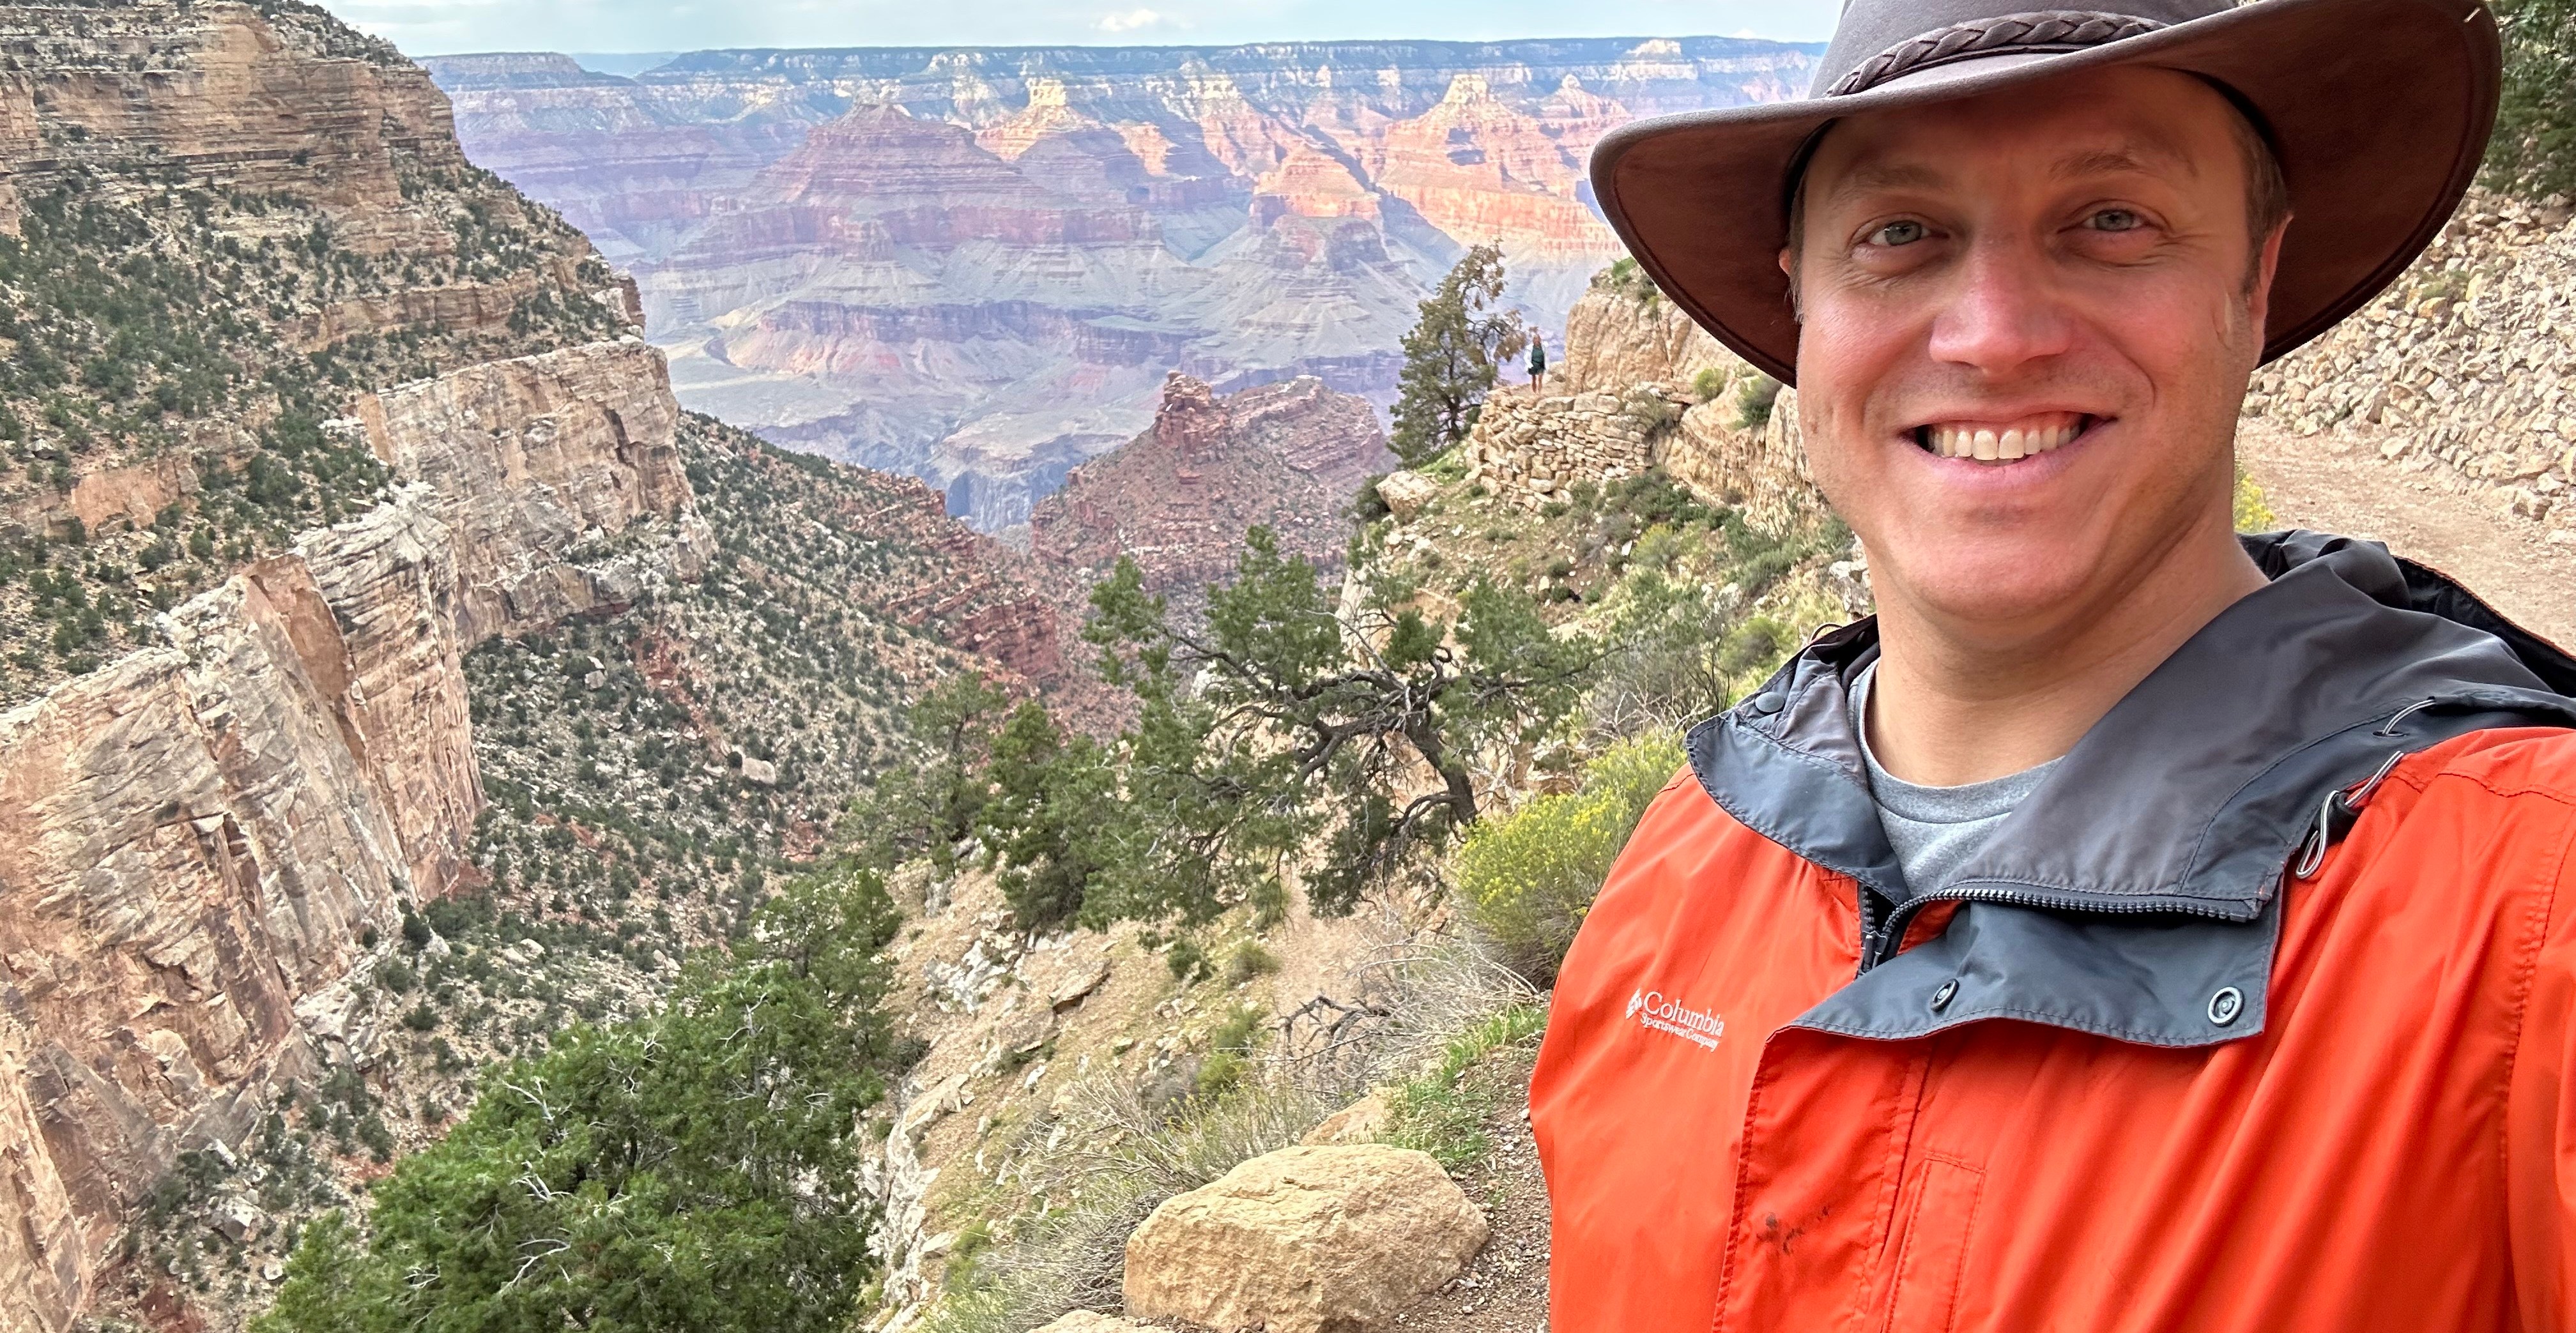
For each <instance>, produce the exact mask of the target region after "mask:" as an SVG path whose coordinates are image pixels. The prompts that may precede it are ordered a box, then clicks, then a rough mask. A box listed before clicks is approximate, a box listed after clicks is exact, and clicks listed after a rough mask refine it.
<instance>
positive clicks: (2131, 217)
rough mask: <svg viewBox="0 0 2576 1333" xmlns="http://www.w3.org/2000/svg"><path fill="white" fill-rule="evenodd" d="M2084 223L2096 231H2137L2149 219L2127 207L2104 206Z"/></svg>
mask: <svg viewBox="0 0 2576 1333" xmlns="http://www.w3.org/2000/svg"><path fill="white" fill-rule="evenodd" d="M2084 225H2085V226H2087V227H2090V228H2092V229H2093V230H2095V231H2136V230H2137V229H2138V228H2140V227H2143V226H2145V225H2147V220H2146V219H2145V218H2142V217H2139V216H2138V215H2137V214H2136V213H2134V212H2131V211H2130V210H2128V209H2125V208H2102V209H2096V210H2094V212H2093V214H2092V216H2090V217H2087V218H2086V219H2084Z"/></svg>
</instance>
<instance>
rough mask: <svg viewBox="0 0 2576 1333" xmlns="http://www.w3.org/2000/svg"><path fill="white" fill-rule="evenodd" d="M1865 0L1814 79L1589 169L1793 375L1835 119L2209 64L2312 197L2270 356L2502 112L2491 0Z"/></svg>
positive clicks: (2423, 205) (1705, 319)
mask: <svg viewBox="0 0 2576 1333" xmlns="http://www.w3.org/2000/svg"><path fill="white" fill-rule="evenodd" d="M2007 3H2009V0H2002V2H2001V3H1999V2H1998V0H1849V3H1848V4H1847V5H1846V7H1845V8H1844V10H1843V17H1842V24H1841V26H1840V27H1839V28H1837V29H1836V31H1835V33H1834V40H1833V44H1832V45H1831V46H1830V47H1829V48H1827V50H1826V51H1825V56H1824V60H1823V61H1822V63H1821V64H1820V65H1819V66H1818V67H1817V71H1816V81H1815V85H1814V87H1813V88H1812V89H1811V90H1810V91H1809V93H1808V95H1807V96H1806V97H1805V98H1804V99H1801V100H1799V101H1794V102H1769V103H1757V104H1755V105H1752V106H1741V107H1728V108H1725V109H1723V110H1717V111H1694V112H1689V113H1685V114H1682V115H1676V116H1659V117H1656V118H1654V119H1651V120H1641V121H1637V122H1635V123H1633V124H1630V125H1626V126H1623V127H1621V128H1619V129H1618V130H1615V131H1613V132H1611V133H1610V134H1609V135H1607V136H1605V137H1604V138H1603V139H1602V140H1601V143H1600V145H1599V146H1598V147H1596V148H1594V149H1593V151H1592V188H1593V192H1594V194H1595V196H1596V197H1598V198H1599V199H1600V201H1601V208H1602V211H1603V212H1605V213H1607V214H1608V215H1609V218H1610V224H1611V225H1612V226H1614V227H1616V228H1618V230H1619V235H1620V237H1621V239H1623V240H1625V241H1626V242H1627V243H1628V251H1629V253H1631V254H1633V255H1635V256H1636V257H1637V262H1638V263H1640V264H1642V265H1644V267H1645V269H1646V272H1647V273H1649V274H1651V275H1652V276H1653V277H1654V279H1655V282H1656V284H1657V285H1658V286H1660V287H1662V288H1663V289H1664V292H1665V293H1666V294H1667V295H1669V296H1671V297H1672V299H1673V301H1674V302H1675V303H1676V304H1678V305H1680V306H1681V308H1682V309H1683V310H1685V311H1688V312H1689V313H1690V316H1691V318H1693V319H1696V320H1698V321H1699V322H1700V324H1701V326H1702V327H1704V328H1706V329H1707V330H1708V331H1709V332H1710V333H1712V334H1715V335H1716V336H1717V338H1718V340H1719V341H1721V342H1723V343H1725V344H1726V345H1727V346H1729V347H1732V348H1734V349H1735V350H1736V351H1738V352H1740V353H1742V354H1743V355H1744V358H1745V359H1746V360H1748V361H1751V362H1752V363H1753V364H1754V365H1756V366H1759V367H1761V368H1762V369H1763V370H1765V371H1767V372H1769V373H1770V374H1772V375H1774V376H1776V377H1778V378H1779V379H1781V380H1783V381H1788V382H1791V383H1794V382H1795V381H1796V366H1797V360H1798V323H1797V320H1796V318H1795V316H1794V315H1793V314H1792V313H1791V311H1790V308H1789V286H1788V280H1787V278H1786V277H1785V276H1784V275H1782V273H1781V272H1780V265H1779V254H1780V248H1781V246H1782V245H1783V244H1784V243H1785V241H1786V239H1787V236H1788V205H1789V197H1790V196H1789V192H1790V189H1791V188H1792V186H1793V185H1794V184H1795V174H1796V172H1797V171H1798V170H1799V169H1800V168H1801V167H1802V166H1803V164H1804V162H1805V159H1806V153H1807V150H1808V148H1809V147H1810V146H1811V144H1812V143H1813V141H1814V139H1815V137H1816V135H1817V132H1818V131H1819V130H1821V129H1822V128H1823V127H1824V126H1826V125H1828V124H1830V123H1831V122H1833V121H1834V120H1836V119H1838V118H1840V117H1844V116H1850V115H1857V114H1859V113H1861V112H1864V111H1886V110H1892V109H1896V108H1902V107H1909V106H1919V105H1923V104H1925V103H1929V102H1939V101H1948V100H1951V99H1954V98H1961V97H1973V96H1976V95H1978V94H1981V93H1987V92H1992V91H1995V90H1996V89H1999V88H2009V87H2012V86H2015V85H2017V84H2021V83H2026V82H2030V81H2032V80H2037V79H2044V78H2052V77H2058V76H2062V75H2073V74H2076V73H2078V72H2080V71H2085V70H2097V69H2102V68H2106V67H2108V66H2113V65H2146V66H2153V67H2158V68H2165V69H2174V70H2180V71H2183V72H2185V73H2190V74H2197V75H2199V76H2201V77H2202V78H2205V79H2208V80H2210V81H2212V82H2214V83H2216V84H2218V85H2219V86H2220V87H2221V88H2223V89H2226V90H2227V91H2229V92H2231V93H2233V94H2234V97H2235V100H2236V102H2237V105H2238V106H2239V107H2240V108H2242V109H2244V110H2245V111H2246V113H2247V114H2248V115H2249V116H2250V117H2252V118H2253V120H2254V122H2255V126H2256V128H2257V129H2258V130H2260V131H2261V132H2262V133H2263V134H2264V136H2265V137H2266V138H2268V139H2269V140H2270V141H2271V143H2272V147H2273V150H2274V151H2275V152H2276V153H2277V154H2278V155H2279V157H2280V161H2281V172H2282V175H2283V176H2284V177H2285V178H2286V179H2287V180H2288V183H2289V188H2290V200H2291V207H2292V208H2293V210H2294V211H2295V213H2296V217H2295V218H2294V219H2293V220H2292V222H2291V224H2290V230H2289V234H2288V235H2287V236H2285V237H2284V238H2283V239H2282V244H2281V263H2280V270H2279V272H2278V274H2277V276H2276V277H2275V278H2274V280H2273V284H2272V306H2271V327H2270V328H2269V329H2268V330H2266V334H2267V336H2266V338H2265V340H2264V344H2263V356H2264V359H2265V360H2270V359H2271V358H2273V357H2276V356H2279V355H2281V354H2282V353H2284V352H2287V351H2289V350H2290V349H2291V348H2293V347H2296V346H2298V345H2299V344H2300V343H2303V342H2306V341H2307V340H2308V339H2310V338H2313V337H2315V336H2317V335H2318V334H2320V333H2322V332H2324V331H2325V330H2326V329H2327V328H2329V327H2330V326H2332V325H2333V324H2334V322H2335V321H2336V320H2339V319H2341V318H2343V317H2344V316H2345V315H2347V314H2350V313H2351V312H2352V311H2353V310H2355V309H2357V308H2358V307H2360V306H2361V305H2362V303H2364V302H2366V301H2368V300H2369V299H2370V298H2371V297H2372V296H2374V295H2377V294H2378V292H2379V290H2380V288H2382V287H2384V286H2386V285H2387V284H2388V283H2389V282H2390V280H2392V279H2394V278H2395V277H2396V276H2397V275H2398V273H2399V272H2401V271H2403V270H2404V269H2405V267H2406V265H2407V264H2408V263H2409V262H2411V261H2412V260H2413V259H2414V258H2415V256H2416V255H2417V254H2418V253H2420V252H2422V250H2423V248H2424V247H2425V245H2427V244H2428V243H2430V242H2431V241H2432V239H2433V236H2434V234H2435V233H2436V232H2438V231H2440V230H2441V227H2442V224H2443V222H2444V221H2446V220H2447V219H2448V218H2449V217H2450V215H2451V210H2452V209H2453V208H2455V207H2457V206H2458V204H2459V202H2460V196H2461V195H2462V194H2463V193H2465V192H2466V191H2467V190H2468V187H2469V182H2470V180H2471V178H2472V177H2474V176H2475V175H2476V173H2477V169H2478V160H2479V158H2480V157H2481V156H2482V155H2483V154H2484V152H2485V150H2486V142H2487V133H2488V131H2490V130H2491V129H2493V128H2494V126H2495V114H2496V86H2497V71H2498V68H2499V65H2500V61H2501V56H2500V52H2499V49H2498V46H2497V41H2496V25H2495V19H2494V17H2493V16H2492V15H2490V14H2489V13H2488V12H2487V9H2486V6H2485V5H2483V4H2481V3H2478V2H2477V0H2254V2H2253V3H2250V4H2244V5H2230V4H2228V3H2227V0H2120V4H2119V6H2118V8H2116V9H2113V10H2104V11H2092V10H2042V11H2036V12H2032V11H2013V10H2010V9H2007V8H2006V7H2005V5H2006V4H2007Z"/></svg>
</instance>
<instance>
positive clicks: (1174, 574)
mask: <svg viewBox="0 0 2576 1333" xmlns="http://www.w3.org/2000/svg"><path fill="white" fill-rule="evenodd" d="M1393 461H1394V457H1393V455H1391V454H1389V453H1388V452H1387V450H1386V437H1385V435H1384V434H1383V433H1382V432H1381V431H1380V430H1379V429H1378V423H1377V414H1376V412H1375V410H1374V409H1372V408H1371V407H1370V406H1369V405H1368V403H1367V402H1366V401H1364V400H1362V399H1359V398H1356V397H1353V396H1352V395H1349V394H1343V393H1336V392H1334V391H1333V390H1331V389H1328V388H1326V387H1324V385H1323V383H1322V382H1321V381H1318V380H1313V379H1296V380H1290V381H1288V382H1286V383H1283V384H1271V385H1264V386H1263V387H1261V388H1257V389H1246V390H1244V391H1242V392H1240V393H1235V394H1230V395H1227V396H1225V397H1222V398H1220V397H1218V396H1216V395H1215V394H1214V393H1213V392H1212V391H1211V390H1210V389H1209V387H1208V385H1207V384H1206V383H1204V382H1203V381H1200V380H1196V379H1192V378H1190V377H1189V376H1187V375H1183V374H1180V373H1178V372H1174V373H1173V374H1172V376H1171V377H1170V379H1169V381H1168V382H1167V384H1166V385H1165V387H1164V390H1163V401H1162V408H1161V410H1160V412H1159V413H1158V414H1157V415H1156V417H1155V421H1154V425H1153V427H1152V428H1151V429H1149V430H1147V431H1146V432H1145V433H1144V434H1142V435H1140V436H1138V437H1137V438H1136V439H1135V440H1133V441H1132V442H1130V443H1128V444H1127V445H1125V446H1124V447H1122V448H1120V449H1119V450H1117V451H1116V452H1115V453H1112V454H1109V455H1107V456H1106V457H1103V458H1099V459H1095V460H1093V461H1092V462H1090V463H1087V464H1084V465H1083V466H1082V467H1081V468H1079V469H1077V470H1076V471H1075V472H1074V473H1073V474H1072V475H1071V476H1069V477H1067V478H1066V479H1065V484H1064V488H1063V490H1061V491H1059V492H1058V493H1057V494H1055V495H1052V496H1049V497H1048V498H1047V499H1045V500H1043V501H1041V502H1039V504H1038V506H1037V510H1036V512H1035V513H1034V514H1033V515H1032V516H1031V518H1030V523H1029V540H1030V546H1031V549H1032V551H1033V553H1034V554H1035V555H1036V556H1037V558H1038V562H1039V565H1040V567H1041V569H1042V570H1043V571H1044V572H1045V573H1046V575H1047V576H1048V577H1051V578H1054V579H1055V580H1057V585H1058V586H1057V595H1058V597H1059V598H1060V599H1062V600H1063V601H1064V602H1065V604H1067V605H1075V604H1078V603H1079V601H1080V599H1081V598H1083V597H1085V596H1087V595H1088V588H1089V586H1090V583H1091V582H1092V581H1093V580H1095V579H1097V578H1099V577H1101V576H1104V575H1106V574H1107V573H1108V572H1109V570H1110V568H1111V567H1112V566H1114V565H1115V564H1116V563H1117V561H1118V558H1119V556H1121V555H1132V556H1134V557H1135V558H1136V560H1137V563H1138V564H1139V565H1141V566H1142V567H1143V568H1144V572H1145V582H1146V586H1147V587H1149V588H1152V589H1154V590H1157V591H1174V590H1177V591H1182V592H1187V591H1189V590H1192V589H1195V588H1196V587H1198V586H1201V585H1204V584H1206V583H1208V582H1209V581H1211V580H1214V579H1218V578H1221V577H1223V576H1224V575H1225V574H1226V573H1227V572H1228V571H1229V570H1231V569H1232V568H1233V566H1234V561H1235V557H1236V553H1237V552H1238V551H1239V549H1240V547H1241V543H1242V538H1243V534H1244V532H1245V530H1247V529H1249V528H1251V527H1252V526H1254V525H1256V524H1259V525H1266V526H1268V527H1270V528H1271V529H1272V530H1273V531H1274V532H1276V533H1278V534H1279V537H1280V541H1281V545H1282V546H1283V547H1284V548H1285V549H1287V550H1289V551H1293V552H1296V553H1299V554H1302V555H1304V556H1306V557H1307V558H1308V559H1309V560H1312V561H1314V562H1316V563H1317V564H1319V565H1324V566H1333V565H1337V564H1338V563H1339V561H1340V559H1341V546H1342V533H1343V520H1342V517H1341V515H1342V513H1343V511H1344V509H1345V507H1346V506H1347V505H1348V504H1349V502H1350V498H1351V496H1352V494H1353V493H1354V492H1355V491H1357V490H1358V488H1359V484H1360V482H1361V481H1362V480H1364V479H1365V478H1366V477H1368V476H1369V474H1370V473H1372V472H1375V471H1378V470H1380V469H1382V468H1384V467H1387V466H1389V465H1390V464H1392V463H1393Z"/></svg>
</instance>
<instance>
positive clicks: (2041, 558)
mask: <svg viewBox="0 0 2576 1333" xmlns="http://www.w3.org/2000/svg"><path fill="white" fill-rule="evenodd" d="M2099 561H2100V553H2099V552H2098V551H2095V550H2090V549H2086V548H2085V547H2084V546H2079V545H2076V544H2072V543H2069V542H2066V541H2064V540H2061V539H2058V538H2056V537H2054V536H2049V537H2038V536H2032V537H2025V538H1991V537H1990V538H1987V539H1985V540H1981V541H1975V542H1969V543H1948V542H1943V543H1932V544H1930V545H1929V547H1928V549H1925V550H1923V551H1921V552H1920V553H1919V554H1918V555H1917V556H1915V557H1914V558H1911V559H1907V558H1903V557H1898V558H1895V559H1891V560H1890V561H1888V562H1887V563H1888V564H1889V565H1891V566H1892V567H1893V568H1892V569H1890V571H1889V572H1890V573H1892V574H1894V575H1895V576H1896V577H1897V578H1898V579H1900V580H1901V581H1902V582H1903V584H1904V586H1905V588H1906V590H1907V592H1909V593H1910V594H1911V600H1913V601H1915V602H1917V603H1919V604H1920V605H1921V606H1922V607H1923V608H1924V609H1925V610H1926V611H1929V612H1931V613H1933V614H1935V615H1939V616H1942V617H1944V618H1947V619H1952V620H1961V621H1970V622H1992V623H1997V624H2008V623H2011V622H2014V621H2019V620H2023V619H2026V618H2028V617H2031V616H2034V615H2044V614H2046V613H2048V612H2050V611H2052V610H2056V609H2058V608H2061V607H2064V606H2065V605H2066V604H2067V603H2068V602H2070V601H2073V600H2077V599H2079V598H2081V597H2082V596H2083V594H2084V591H2085V589H2087V588H2088V587H2091V586H2094V585H2096V584H2098V583H2100V582H2101V580H2100V579H2099V578H2098V577H2094V576H2093V574H2094V567H2095V566H2096V565H2098V564H2099ZM1872 564H1873V568H1875V567H1877V564H1878V562H1877V560H1876V558H1875V557H1873V560H1872Z"/></svg>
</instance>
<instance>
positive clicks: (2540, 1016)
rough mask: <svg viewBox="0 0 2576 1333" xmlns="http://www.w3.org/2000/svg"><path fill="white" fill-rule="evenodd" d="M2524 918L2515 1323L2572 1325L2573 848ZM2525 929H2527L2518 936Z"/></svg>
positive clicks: (2575, 1178) (2561, 854)
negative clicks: (2527, 947)
mask: <svg viewBox="0 0 2576 1333" xmlns="http://www.w3.org/2000/svg"><path fill="white" fill-rule="evenodd" d="M2553 850H2554V851H2555V852H2556V861H2557V867H2556V874H2555V877H2554V882H2553V883H2550V884H2548V885H2546V886H2544V888H2543V892H2542V893H2541V894H2539V895H2536V896H2537V897H2538V898H2539V901H2538V902H2537V903H2535V904H2534V906H2533V907H2532V908H2531V910H2530V911H2529V913H2528V914H2527V915H2526V917H2525V920H2526V921H2527V922H2528V923H2529V924H2528V925H2527V926H2526V927H2525V931H2526V932H2528V931H2531V930H2535V929H2536V931H2537V933H2538V935H2539V939H2538V947H2537V948H2536V949H2535V950H2532V951H2530V952H2529V953H2523V951H2522V950H2516V951H2515V952H2516V953H2523V956H2526V957H2529V958H2530V959H2531V963H2530V966H2529V972H2528V977H2529V980H2528V983H2527V985H2526V986H2525V987H2524V988H2523V993H2522V997H2521V998H2522V1002H2521V1015H2520V1017H2521V1026H2520V1036H2519V1039H2518V1040H2517V1042H2516V1043H2515V1047H2514V1059H2513V1068H2512V1072H2511V1074H2510V1076H2509V1079H2508V1082H2507V1086H2506V1097H2505V1133H2504V1169H2505V1181H2504V1186H2505V1199H2506V1206H2507V1208H2508V1210H2509V1217H2508V1222H2509V1225H2510V1227H2511V1230H2512V1262H2513V1277H2514V1298H2515V1301H2516V1303H2517V1305H2518V1306H2519V1307H2520V1311H2521V1315H2522V1321H2521V1327H2523V1328H2527V1329H2576V856H2571V855H2569V852H2568V849H2567V848H2566V847H2564V846H2563V845H2562V846H2561V847H2559V848H2556V849H2553ZM2529 940H2530V934H2529V933H2525V934H2524V935H2523V941H2524V942H2527V941H2529Z"/></svg>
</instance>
